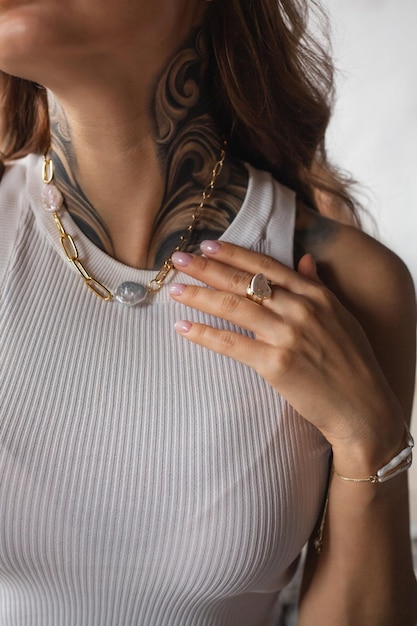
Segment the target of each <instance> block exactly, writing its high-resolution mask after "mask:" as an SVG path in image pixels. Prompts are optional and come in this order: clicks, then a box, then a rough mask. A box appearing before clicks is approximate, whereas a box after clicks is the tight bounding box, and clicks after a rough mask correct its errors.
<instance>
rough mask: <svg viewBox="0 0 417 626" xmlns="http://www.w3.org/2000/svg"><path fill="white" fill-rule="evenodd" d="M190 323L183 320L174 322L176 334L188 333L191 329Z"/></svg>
mask: <svg viewBox="0 0 417 626" xmlns="http://www.w3.org/2000/svg"><path fill="white" fill-rule="evenodd" d="M191 326H192V324H191V322H186V321H185V320H181V321H180V322H175V330H176V331H177V333H188V331H189V330H190V329H191Z"/></svg>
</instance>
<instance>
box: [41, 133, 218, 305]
mask: <svg viewBox="0 0 417 626" xmlns="http://www.w3.org/2000/svg"><path fill="white" fill-rule="evenodd" d="M226 148H227V143H226V141H224V143H223V146H222V149H221V152H220V155H219V158H218V160H217V161H216V163H215V164H214V166H213V169H212V172H211V177H210V181H209V183H208V185H207V186H206V187H205V189H204V191H203V193H202V195H201V200H200V202H199V204H198V205H197V207H196V209H195V211H194V213H193V215H192V217H191V223H190V224H189V225H188V226H187V228H186V229H185V230H184V231H183V232H182V234H181V236H180V240H179V242H178V244H177V245H176V246H175V248H174V249H173V250H172V252H171V254H170V255H169V257H168V258H167V259H166V260H165V261H164V264H163V266H162V267H161V269H160V270H159V271H158V273H157V275H156V276H155V277H154V278H152V280H150V281H149V283H148V287H147V289H148V292H155V291H159V290H160V289H161V287H162V285H163V283H164V281H165V280H166V278H167V276H168V275H169V273H170V272H171V270H172V269H173V268H174V263H173V261H172V255H173V254H174V252H180V251H182V250H184V249H185V248H186V247H187V245H188V244H189V242H190V240H191V236H192V233H193V231H194V228H195V225H196V223H197V221H198V219H199V217H200V215H201V213H202V211H203V209H204V206H205V204H206V202H207V201H208V200H210V198H211V195H212V193H213V189H214V185H215V182H216V179H217V177H218V176H219V174H220V172H221V170H222V168H223V164H224V160H225V158H226ZM43 159H44V160H43V169H42V180H43V182H44V183H45V185H50V184H51V183H52V182H53V180H54V164H53V161H52V159H51V158H49V157H48V156H47V155H46V154H45V155H44V158H43ZM52 215H53V218H54V220H55V224H56V227H57V229H58V231H59V236H60V241H61V246H62V249H63V250H64V253H65V256H66V257H67V259H68V261H69V262H70V263H71V264H72V265H73V266H74V267H75V269H76V270H77V272H78V273H79V275H80V276H81V278H82V279H83V280H84V282H85V284H86V285H87V287H89V289H91V290H92V291H94V293H95V294H96V295H97V296H99V298H101V299H102V300H104V301H105V302H108V301H109V300H113V297H114V296H113V294H112V293H111V292H110V291H109V290H108V289H107V287H105V286H104V285H102V284H101V283H100V282H99V281H98V280H97V279H96V278H94V277H93V276H91V274H90V273H89V271H88V270H87V268H86V267H85V265H84V264H83V262H82V261H81V259H80V257H79V254H78V250H77V246H76V245H75V241H74V239H73V237H72V236H71V235H70V234H69V233H68V232H67V231H66V230H65V226H64V224H63V223H62V221H61V218H60V217H59V215H58V212H57V211H53V212H52Z"/></svg>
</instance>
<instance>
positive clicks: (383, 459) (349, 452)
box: [332, 412, 412, 482]
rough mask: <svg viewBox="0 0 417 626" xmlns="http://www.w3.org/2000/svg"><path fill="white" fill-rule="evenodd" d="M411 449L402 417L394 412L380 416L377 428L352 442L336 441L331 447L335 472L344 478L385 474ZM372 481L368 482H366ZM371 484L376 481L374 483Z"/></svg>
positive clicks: (362, 434)
mask: <svg viewBox="0 0 417 626" xmlns="http://www.w3.org/2000/svg"><path fill="white" fill-rule="evenodd" d="M411 447H412V438H411V435H410V432H409V429H408V427H407V424H406V423H405V421H404V419H403V418H402V416H399V414H398V413H397V412H396V413H395V414H391V415H389V416H387V417H383V416H382V415H381V419H380V422H379V423H378V424H377V427H376V428H374V429H373V430H370V432H365V429H364V431H363V432H362V433H361V436H359V437H356V438H355V439H354V440H350V441H342V442H337V443H335V444H334V445H333V446H332V449H333V466H334V468H335V470H336V471H335V473H336V474H339V475H341V476H343V477H348V478H358V479H361V478H369V477H371V476H378V471H380V470H383V471H382V475H385V474H386V473H387V472H389V471H390V468H386V466H387V465H388V464H390V463H391V462H393V464H394V465H395V464H397V465H400V464H401V463H402V462H403V461H404V462H405V461H406V458H407V457H408V456H409V453H408V454H407V453H406V452H405V451H406V450H407V449H409V448H411ZM369 482H372V481H369ZM374 482H380V481H379V480H375V481H374Z"/></svg>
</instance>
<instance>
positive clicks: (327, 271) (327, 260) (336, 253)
mask: <svg viewBox="0 0 417 626" xmlns="http://www.w3.org/2000/svg"><path fill="white" fill-rule="evenodd" d="M295 240H296V243H297V247H298V249H299V254H300V253H306V252H310V253H311V254H312V255H313V257H314V259H315V260H316V263H317V265H318V267H320V269H321V274H322V276H323V278H324V280H325V281H328V282H329V283H330V284H331V287H332V288H334V289H336V290H337V291H341V296H342V297H343V295H344V294H345V297H348V296H349V295H350V296H351V297H355V294H356V298H358V297H359V298H360V299H362V298H365V299H372V300H373V301H375V300H377V301H378V302H379V303H380V305H384V306H386V307H392V305H393V304H394V303H393V301H392V296H394V295H396V296H397V297H398V296H400V294H401V293H404V292H405V294H406V296H408V297H409V298H410V297H411V299H412V300H413V301H414V300H415V294H414V287H413V281H412V279H411V276H410V273H409V271H408V269H407V267H406V265H405V264H404V263H403V261H402V260H401V259H400V257H399V256H398V255H396V254H395V253H394V252H393V251H392V250H390V249H389V248H387V247H386V246H385V245H384V244H382V243H381V242H379V241H377V240H376V239H374V238H373V237H371V236H370V235H368V234H366V233H365V232H363V231H362V230H361V229H359V228H358V227H356V226H354V225H350V224H346V223H341V222H337V221H335V220H333V219H330V218H329V217H326V216H324V215H321V214H319V213H317V212H315V211H312V210H311V209H308V208H306V207H300V206H298V208H297V221H296V227H295Z"/></svg>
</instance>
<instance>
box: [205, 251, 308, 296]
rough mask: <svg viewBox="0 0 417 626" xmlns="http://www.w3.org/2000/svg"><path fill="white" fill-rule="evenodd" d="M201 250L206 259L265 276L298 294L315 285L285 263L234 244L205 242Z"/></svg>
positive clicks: (251, 273)
mask: <svg viewBox="0 0 417 626" xmlns="http://www.w3.org/2000/svg"><path fill="white" fill-rule="evenodd" d="M200 248H201V251H202V252H203V253H204V255H205V256H206V257H209V258H213V259H216V261H219V262H220V263H224V264H225V265H229V266H230V267H234V268H236V269H238V270H242V271H244V272H248V273H249V274H250V275H252V276H253V275H254V274H258V273H261V274H264V275H265V276H266V277H267V278H268V280H270V281H271V282H272V283H273V284H274V285H277V286H279V287H282V288H283V289H286V290H287V291H292V292H293V293H296V294H300V295H301V294H305V292H306V286H307V285H309V284H310V285H312V284H313V283H311V281H309V280H308V279H306V278H304V277H303V276H301V275H300V274H298V272H296V271H295V270H294V269H292V268H291V267H288V266H287V265H284V263H281V262H280V261H277V260H276V259H274V258H272V257H270V256H268V255H266V254H261V253H260V252H254V251H253V250H248V249H247V248H242V247H241V246H237V245H235V244H233V243H228V242H226V241H211V240H205V241H202V242H201V244H200Z"/></svg>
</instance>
